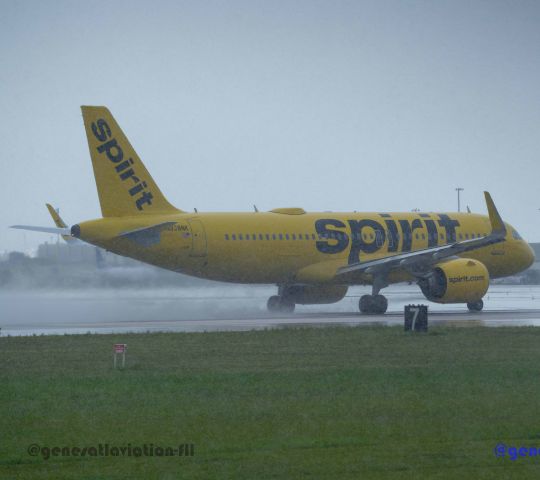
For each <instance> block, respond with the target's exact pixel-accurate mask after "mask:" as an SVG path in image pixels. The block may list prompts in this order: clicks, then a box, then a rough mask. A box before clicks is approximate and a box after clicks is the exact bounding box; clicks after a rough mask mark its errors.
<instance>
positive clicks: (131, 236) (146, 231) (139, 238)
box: [118, 222, 176, 247]
mask: <svg viewBox="0 0 540 480" xmlns="http://www.w3.org/2000/svg"><path fill="white" fill-rule="evenodd" d="M175 224H176V222H163V223H158V224H156V225H152V226H150V227H143V228H137V229H135V230H129V231H127V232H122V233H121V234H120V235H118V236H119V237H120V238H127V239H128V240H131V241H133V242H135V243H137V244H138V245H140V246H142V247H150V246H152V245H155V244H156V243H159V240H160V236H161V231H162V230H163V229H165V228H167V227H171V226H172V225H175Z"/></svg>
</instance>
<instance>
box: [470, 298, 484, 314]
mask: <svg viewBox="0 0 540 480" xmlns="http://www.w3.org/2000/svg"><path fill="white" fill-rule="evenodd" d="M467 308H468V309H469V311H471V312H481V311H482V309H483V308H484V302H483V301H482V300H478V301H477V302H470V303H467Z"/></svg>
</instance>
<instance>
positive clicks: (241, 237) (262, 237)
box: [225, 233, 323, 240]
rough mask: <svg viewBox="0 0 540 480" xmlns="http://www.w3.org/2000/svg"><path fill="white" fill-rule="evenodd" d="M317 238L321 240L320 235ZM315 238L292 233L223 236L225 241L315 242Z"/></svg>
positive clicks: (313, 235) (304, 234)
mask: <svg viewBox="0 0 540 480" xmlns="http://www.w3.org/2000/svg"><path fill="white" fill-rule="evenodd" d="M318 237H319V238H323V237H322V236H321V235H319V236H318ZM316 238H317V237H316V236H315V234H314V233H311V234H310V233H299V234H295V233H292V234H291V235H289V234H288V233H285V234H283V233H265V234H264V235H263V234H262V233H259V234H256V233H252V234H249V233H246V234H242V233H238V234H236V233H232V234H230V235H229V234H228V233H226V234H225V240H316Z"/></svg>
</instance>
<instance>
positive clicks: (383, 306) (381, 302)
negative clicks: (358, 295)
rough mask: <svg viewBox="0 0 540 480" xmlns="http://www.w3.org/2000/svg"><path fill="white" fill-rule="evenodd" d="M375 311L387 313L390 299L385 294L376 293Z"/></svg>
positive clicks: (374, 298)
mask: <svg viewBox="0 0 540 480" xmlns="http://www.w3.org/2000/svg"><path fill="white" fill-rule="evenodd" d="M373 307H374V310H375V312H374V313H385V312H386V310H387V309H388V300H387V299H386V297H385V296H384V295H375V296H374V297H373Z"/></svg>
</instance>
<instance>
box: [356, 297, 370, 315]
mask: <svg viewBox="0 0 540 480" xmlns="http://www.w3.org/2000/svg"><path fill="white" fill-rule="evenodd" d="M358 306H359V308H360V312H361V313H371V310H372V307H373V297H372V296H371V295H362V296H361V297H360V301H359V302H358Z"/></svg>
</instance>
